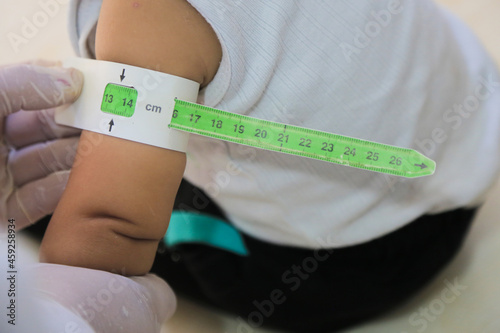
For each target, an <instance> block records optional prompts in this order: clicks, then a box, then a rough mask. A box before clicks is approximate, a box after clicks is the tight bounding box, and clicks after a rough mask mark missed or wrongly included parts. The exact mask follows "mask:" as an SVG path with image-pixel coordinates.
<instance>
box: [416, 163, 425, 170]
mask: <svg viewBox="0 0 500 333" xmlns="http://www.w3.org/2000/svg"><path fill="white" fill-rule="evenodd" d="M415 166H418V167H420V169H422V170H423V169H425V168H428V166H427V165H425V164H424V163H422V164H415Z"/></svg>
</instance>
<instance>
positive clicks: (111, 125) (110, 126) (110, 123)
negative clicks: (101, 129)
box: [109, 119, 115, 132]
mask: <svg viewBox="0 0 500 333" xmlns="http://www.w3.org/2000/svg"><path fill="white" fill-rule="evenodd" d="M114 125H115V122H114V121H113V119H111V121H110V122H109V131H110V132H111V129H113V126H114Z"/></svg>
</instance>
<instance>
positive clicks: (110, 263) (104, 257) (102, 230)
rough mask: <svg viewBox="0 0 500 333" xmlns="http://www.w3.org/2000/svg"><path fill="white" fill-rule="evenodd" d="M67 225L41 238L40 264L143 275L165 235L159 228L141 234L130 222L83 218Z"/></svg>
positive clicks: (148, 268)
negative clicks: (67, 226)
mask: <svg viewBox="0 0 500 333" xmlns="http://www.w3.org/2000/svg"><path fill="white" fill-rule="evenodd" d="M70 225H71V228H57V229H58V230H57V231H56V232H50V233H48V237H47V235H46V237H44V239H43V242H42V245H41V247H40V261H41V262H46V263H53V264H60V265H68V266H78V267H85V268H90V269H98V270H104V271H108V272H112V273H116V274H121V275H144V274H147V273H148V272H149V270H150V269H151V266H152V265H153V261H154V258H155V255H156V250H157V247H158V243H159V241H160V240H161V239H162V238H163V235H164V233H165V231H164V230H163V229H162V230H159V229H158V230H149V231H148V232H142V231H141V230H140V228H138V226H137V225H136V224H134V223H133V222H130V221H125V220H121V219H117V218H112V217H94V218H86V219H82V221H80V222H79V223H71V224H70ZM49 228H50V226H49ZM52 231H55V230H52Z"/></svg>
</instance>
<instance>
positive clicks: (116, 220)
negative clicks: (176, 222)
mask: <svg viewBox="0 0 500 333" xmlns="http://www.w3.org/2000/svg"><path fill="white" fill-rule="evenodd" d="M96 51H97V57H98V59H102V60H109V61H115V62H121V63H126V64H130V65H134V66H140V67H146V68H150V69H154V70H158V71H162V72H166V73H169V74H173V75H177V76H181V77H185V78H188V79H191V80H193V81H197V82H199V83H201V84H202V85H204V84H207V83H208V82H209V81H210V80H211V79H212V77H213V76H214V75H215V72H216V70H217V68H218V64H219V60H220V57H221V54H220V53H221V51H220V45H219V43H218V40H217V38H216V36H215V34H214V32H213V31H212V29H211V28H210V26H209V25H208V23H207V22H205V21H204V19H203V18H202V17H201V16H200V15H199V14H198V13H197V12H196V11H195V10H194V9H193V8H192V7H191V6H190V5H189V4H188V3H187V2H185V1H184V0H164V1H156V0H144V1H129V0H126V1H124V0H104V1H103V6H102V9H101V16H100V19H99V25H98V32H97V42H96ZM184 167H185V154H184V153H180V152H175V151H171V150H166V149H161V148H157V147H152V146H147V145H143V144H139V143H135V142H131V141H126V140H122V139H117V138H113V137H109V136H104V135H100V134H96V133H91V132H86V131H84V132H83V133H82V137H81V140H80V145H79V153H78V154H77V157H76V159H75V166H74V167H73V169H72V174H71V177H70V180H69V182H68V186H67V188H66V191H65V193H64V195H63V198H62V199H61V201H60V203H59V206H58V207H57V209H56V212H55V213H54V215H53V218H52V220H51V222H50V225H49V227H48V229H47V232H46V234H45V237H44V240H43V243H42V247H41V253H40V256H41V260H42V261H46V262H51V263H58V264H66V265H73V266H83V267H88V268H95V269H101V270H107V271H113V272H116V273H121V274H126V275H140V274H145V273H147V272H148V271H149V269H150V267H151V265H152V262H153V260H154V256H155V252H156V248H157V245H158V242H159V241H160V240H161V238H162V237H163V235H164V234H165V231H166V228H167V225H168V220H169V218H170V214H171V210H172V206H173V202H174V199H175V195H176V192H177V189H178V187H179V183H180V181H181V178H182V175H183V171H184Z"/></svg>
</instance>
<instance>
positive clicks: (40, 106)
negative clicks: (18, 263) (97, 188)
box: [0, 61, 83, 232]
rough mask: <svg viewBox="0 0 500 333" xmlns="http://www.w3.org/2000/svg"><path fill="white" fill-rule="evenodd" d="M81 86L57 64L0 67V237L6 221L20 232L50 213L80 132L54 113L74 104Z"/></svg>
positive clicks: (75, 75) (71, 72)
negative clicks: (56, 119)
mask: <svg viewBox="0 0 500 333" xmlns="http://www.w3.org/2000/svg"><path fill="white" fill-rule="evenodd" d="M82 83H83V75H82V74H81V73H80V72H79V71H77V70H75V69H63V68H61V67H60V65H59V64H58V63H52V62H42V61H39V62H37V63H36V64H35V63H32V64H18V65H9V66H3V67H0V218H1V220H0V232H1V231H2V229H4V227H5V225H6V223H7V220H8V219H15V220H16V229H18V230H19V229H21V228H23V227H25V226H27V225H29V224H31V223H34V222H36V221H37V220H39V219H40V218H42V217H44V216H45V215H48V214H50V213H52V212H53V211H54V209H55V207H56V205H57V203H58V201H59V198H60V197H61V194H62V192H63V190H64V187H65V186H66V182H67V178H68V174H69V169H70V168H71V165H72V164H73V159H74V155H75V150H76V146H77V142H78V136H79V133H80V131H79V130H76V129H73V128H69V127H64V126H58V125H57V124H56V123H55V122H54V109H53V108H54V107H57V106H60V105H63V104H66V103H71V102H73V101H75V100H76V99H77V98H78V96H79V95H80V92H81V89H82ZM20 110H30V111H20ZM35 110H36V111H35Z"/></svg>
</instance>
